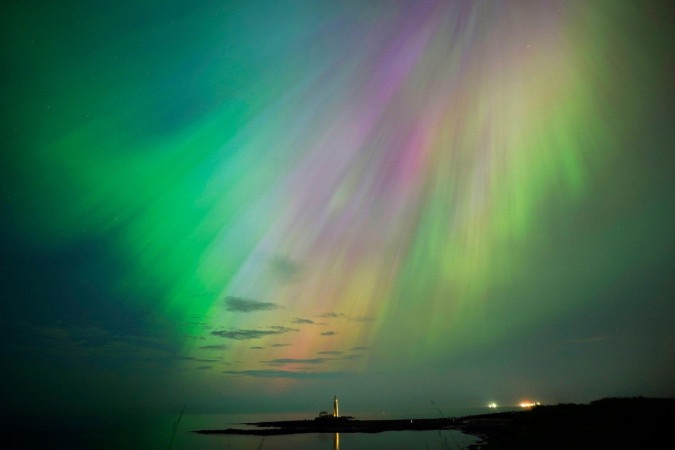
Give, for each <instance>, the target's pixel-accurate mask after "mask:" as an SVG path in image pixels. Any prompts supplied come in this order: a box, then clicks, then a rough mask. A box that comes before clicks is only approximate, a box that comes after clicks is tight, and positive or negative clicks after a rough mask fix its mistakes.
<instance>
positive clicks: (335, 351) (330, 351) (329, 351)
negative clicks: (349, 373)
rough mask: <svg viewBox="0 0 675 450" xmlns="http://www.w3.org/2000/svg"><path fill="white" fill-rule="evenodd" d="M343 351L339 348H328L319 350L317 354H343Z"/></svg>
mask: <svg viewBox="0 0 675 450" xmlns="http://www.w3.org/2000/svg"><path fill="white" fill-rule="evenodd" d="M341 354H342V352H341V351H338V350H326V351H323V352H318V353H317V355H341Z"/></svg>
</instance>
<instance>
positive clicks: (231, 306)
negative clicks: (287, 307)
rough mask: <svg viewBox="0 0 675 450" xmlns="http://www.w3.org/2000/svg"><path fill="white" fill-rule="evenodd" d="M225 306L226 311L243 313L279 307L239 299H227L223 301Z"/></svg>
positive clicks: (273, 304) (272, 304) (277, 307)
mask: <svg viewBox="0 0 675 450" xmlns="http://www.w3.org/2000/svg"><path fill="white" fill-rule="evenodd" d="M225 304H226V305H227V310H228V311H233V312H243V313H249V312H257V311H271V310H274V309H279V306H278V305H277V304H275V303H266V302H259V301H256V300H250V299H247V298H241V297H227V298H226V299H225Z"/></svg>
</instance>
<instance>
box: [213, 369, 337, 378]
mask: <svg viewBox="0 0 675 450" xmlns="http://www.w3.org/2000/svg"><path fill="white" fill-rule="evenodd" d="M223 373H225V374H228V375H243V376H248V377H256V378H294V379H298V380H307V379H318V378H338V377H341V376H344V375H345V374H346V372H291V371H287V370H226V371H224V372H223Z"/></svg>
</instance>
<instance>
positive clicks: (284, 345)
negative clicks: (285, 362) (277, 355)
mask: <svg viewBox="0 0 675 450" xmlns="http://www.w3.org/2000/svg"><path fill="white" fill-rule="evenodd" d="M289 345H291V344H271V345H270V347H288V346H289Z"/></svg>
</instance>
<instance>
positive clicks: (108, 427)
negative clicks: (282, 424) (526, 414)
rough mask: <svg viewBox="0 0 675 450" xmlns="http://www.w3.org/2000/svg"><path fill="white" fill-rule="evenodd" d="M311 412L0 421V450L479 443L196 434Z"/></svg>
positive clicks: (445, 433) (349, 449) (361, 449)
mask: <svg viewBox="0 0 675 450" xmlns="http://www.w3.org/2000/svg"><path fill="white" fill-rule="evenodd" d="M515 409H516V408H515V407H513V408H497V409H496V410H495V409H488V408H487V407H475V408H468V407H467V408H444V410H443V411H442V413H441V411H439V410H434V409H429V410H397V411H361V412H359V411H354V412H352V411H350V412H349V415H351V416H353V417H354V418H356V419H363V420H366V419H382V420H391V419H408V418H410V419H415V418H419V419H422V418H438V417H461V416H467V415H474V414H485V413H491V412H500V411H509V410H515ZM315 415H316V414H312V413H267V414H190V413H189V412H186V413H185V414H183V415H182V416H180V420H179V414H175V415H167V414H155V415H133V414H131V415H120V414H117V415H114V416H105V415H95V416H59V417H41V418H22V417H6V418H2V419H0V424H1V425H0V440H1V442H3V445H2V447H3V448H4V449H33V448H49V449H61V448H63V449H103V450H108V449H144V450H145V449H170V450H185V449H205V450H216V449H217V450H286V449H294V450H366V449H368V450H370V449H380V448H382V449H388V450H414V449H420V450H430V449H443V450H448V449H453V450H455V449H467V448H468V447H469V446H470V445H471V444H474V443H477V442H479V441H480V439H479V438H478V437H476V436H472V435H468V434H464V433H462V432H460V431H457V430H431V431H385V432H381V433H307V434H291V435H282V436H240V435H204V434H198V433H195V432H194V431H195V430H202V429H225V428H247V427H249V428H250V426H247V425H245V424H246V423H251V422H263V421H279V420H304V419H312V418H313V417H314V416H315Z"/></svg>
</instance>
